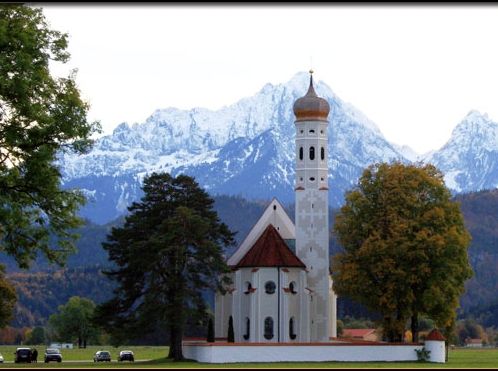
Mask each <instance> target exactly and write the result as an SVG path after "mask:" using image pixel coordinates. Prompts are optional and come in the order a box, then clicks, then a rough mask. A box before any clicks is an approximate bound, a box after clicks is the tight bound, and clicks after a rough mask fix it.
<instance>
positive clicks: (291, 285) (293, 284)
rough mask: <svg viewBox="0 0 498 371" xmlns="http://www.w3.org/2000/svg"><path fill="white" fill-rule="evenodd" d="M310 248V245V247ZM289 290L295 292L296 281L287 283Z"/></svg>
mask: <svg viewBox="0 0 498 371" xmlns="http://www.w3.org/2000/svg"><path fill="white" fill-rule="evenodd" d="M310 249H311V247H310ZM289 291H290V292H291V294H297V291H296V283H295V282H294V281H292V282H291V283H289Z"/></svg>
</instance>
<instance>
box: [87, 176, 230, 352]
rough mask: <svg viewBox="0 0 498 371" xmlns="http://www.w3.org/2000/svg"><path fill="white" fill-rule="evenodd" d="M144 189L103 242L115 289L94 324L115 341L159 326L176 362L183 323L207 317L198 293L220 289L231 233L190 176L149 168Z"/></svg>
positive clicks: (180, 343) (204, 193) (108, 272)
mask: <svg viewBox="0 0 498 371" xmlns="http://www.w3.org/2000/svg"><path fill="white" fill-rule="evenodd" d="M143 190H144V193H145V195H144V196H143V197H142V199H141V201H140V202H135V203H133V204H132V205H131V206H130V207H129V208H128V210H129V212H130V214H129V215H128V216H127V217H126V220H125V223H124V225H123V226H122V227H120V228H113V229H112V231H111V234H110V235H109V236H108V240H107V242H105V243H103V247H104V249H106V250H107V251H108V253H109V259H110V260H111V261H112V262H113V263H114V265H115V268H114V269H113V270H110V271H107V272H104V273H105V274H106V275H108V276H109V277H110V278H111V279H113V280H115V281H116V282H117V283H118V287H117V288H116V290H115V291H114V298H112V299H111V300H110V301H108V302H106V303H104V304H102V305H100V306H99V307H98V308H97V311H96V322H97V323H99V324H101V325H105V327H106V329H107V330H108V331H110V333H111V335H113V339H114V343H115V344H116V343H117V344H119V343H124V342H126V339H127V338H129V337H130V335H136V333H137V332H138V331H140V333H147V332H152V331H153V330H154V329H155V326H157V325H159V326H163V328H164V329H166V330H167V331H168V333H169V337H170V350H169V355H168V357H169V358H173V359H174V360H181V359H183V354H182V337H183V332H184V329H185V325H186V323H187V321H193V322H194V323H196V322H197V321H199V320H202V319H204V320H205V319H206V317H207V312H206V304H205V301H204V299H203V297H202V292H203V291H205V290H206V289H212V290H216V289H220V290H222V282H221V280H220V277H223V280H225V281H226V280H228V278H226V276H225V275H224V274H223V273H227V272H228V267H227V266H226V263H225V260H224V257H223V250H224V248H225V247H228V246H230V245H232V244H233V243H234V239H233V235H234V234H233V233H232V232H230V230H229V229H228V227H227V226H226V225H225V224H224V223H221V222H220V220H219V218H218V216H217V214H216V212H215V211H214V210H213V204H214V201H213V200H212V199H211V198H210V197H209V195H208V194H207V193H206V192H205V191H204V190H202V189H201V188H200V187H199V185H198V184H197V182H196V181H195V180H194V179H193V178H191V177H188V176H184V175H180V176H178V177H176V178H174V177H172V176H171V175H169V174H157V173H154V174H152V175H150V176H149V177H146V178H145V179H144V186H143Z"/></svg>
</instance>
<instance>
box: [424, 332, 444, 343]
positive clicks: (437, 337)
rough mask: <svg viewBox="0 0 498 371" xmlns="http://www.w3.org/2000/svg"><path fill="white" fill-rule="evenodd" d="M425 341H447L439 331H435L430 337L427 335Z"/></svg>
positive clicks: (430, 333)
mask: <svg viewBox="0 0 498 371" xmlns="http://www.w3.org/2000/svg"><path fill="white" fill-rule="evenodd" d="M425 340H439V341H445V340H446V339H445V338H444V336H443V334H441V333H440V332H439V331H438V330H437V329H434V330H432V331H431V332H429V335H427V337H426V338H425Z"/></svg>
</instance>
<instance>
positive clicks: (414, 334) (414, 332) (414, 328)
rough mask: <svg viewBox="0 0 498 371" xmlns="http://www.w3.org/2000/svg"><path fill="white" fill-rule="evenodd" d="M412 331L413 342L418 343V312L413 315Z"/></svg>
mask: <svg viewBox="0 0 498 371" xmlns="http://www.w3.org/2000/svg"><path fill="white" fill-rule="evenodd" d="M411 330H412V342H413V343H418V332H419V323H418V313H417V312H414V313H413V314H412V323H411Z"/></svg>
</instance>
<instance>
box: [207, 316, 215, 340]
mask: <svg viewBox="0 0 498 371" xmlns="http://www.w3.org/2000/svg"><path fill="white" fill-rule="evenodd" d="M206 340H207V342H208V343H214V324H213V318H212V317H209V321H208V330H207V338H206Z"/></svg>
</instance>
